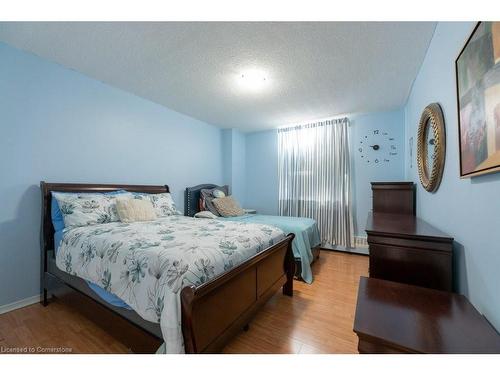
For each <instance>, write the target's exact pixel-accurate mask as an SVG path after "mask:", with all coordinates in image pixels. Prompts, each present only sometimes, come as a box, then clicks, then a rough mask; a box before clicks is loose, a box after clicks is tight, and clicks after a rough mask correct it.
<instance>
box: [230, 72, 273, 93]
mask: <svg viewBox="0 0 500 375" xmlns="http://www.w3.org/2000/svg"><path fill="white" fill-rule="evenodd" d="M237 81H238V85H239V86H240V88H241V89H242V90H244V91H247V92H254V93H255V92H260V91H262V90H264V89H265V88H266V86H267V85H268V83H269V79H268V77H267V75H266V73H265V72H264V71H262V70H260V69H247V70H244V71H242V72H241V73H240V74H239V75H238V77H237Z"/></svg>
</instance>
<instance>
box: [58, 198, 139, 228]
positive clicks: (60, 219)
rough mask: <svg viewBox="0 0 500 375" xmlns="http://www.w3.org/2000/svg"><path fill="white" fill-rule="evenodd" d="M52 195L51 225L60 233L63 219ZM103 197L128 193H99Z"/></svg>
mask: <svg viewBox="0 0 500 375" xmlns="http://www.w3.org/2000/svg"><path fill="white" fill-rule="evenodd" d="M54 193H56V192H52V199H51V202H50V217H51V219H52V225H53V226H54V231H55V232H58V231H62V230H63V229H64V218H63V215H62V212H61V210H60V209H59V204H57V199H55V198H54ZM59 194H74V193H62V192H60V193H59ZM81 194H82V195H83V194H98V193H81ZM101 194H104V195H120V194H130V193H129V192H127V191H125V190H114V191H109V192H107V193H101Z"/></svg>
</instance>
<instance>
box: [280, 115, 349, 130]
mask: <svg viewBox="0 0 500 375" xmlns="http://www.w3.org/2000/svg"><path fill="white" fill-rule="evenodd" d="M343 122H347V124H348V125H349V118H348V117H341V118H332V119H328V120H321V121H316V122H309V123H306V124H302V125H294V126H289V127H286V128H278V133H282V132H287V131H290V130H298V129H304V128H315V127H318V126H326V125H335V124H339V123H343Z"/></svg>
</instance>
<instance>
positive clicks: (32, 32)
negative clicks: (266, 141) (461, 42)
mask: <svg viewBox="0 0 500 375" xmlns="http://www.w3.org/2000/svg"><path fill="white" fill-rule="evenodd" d="M434 28H435V23H431V22H396V23H394V22H322V23H321V22H313V23H311V22H299V23H293V22H285V23H279V22H258V23H251V22H244V23H238V22H212V23H210V22H195V23H192V22H191V23H190V22H148V23H145V22H101V23H99V22H82V23H72V22H63V23H48V22H27V23H22V22H14V23H5V22H3V23H0V40H1V41H4V42H6V43H8V44H10V45H13V46H15V47H17V48H20V49H23V50H27V51H31V52H33V53H35V54H36V55H39V56H41V57H43V58H45V59H48V60H50V61H54V62H57V63H59V64H61V65H63V66H66V67H68V68H71V69H74V70H77V71H79V72H81V73H84V74H86V75H88V76H90V77H93V78H95V79H98V80H100V81H103V82H106V83H108V84H110V85H112V86H115V87H118V88H120V89H123V90H126V91H129V92H131V93H134V94H136V95H139V96H141V97H144V98H147V99H150V100H152V101H154V102H157V103H160V104H162V105H165V106H166V107H169V108H171V109H174V110H176V111H178V112H181V113H184V114H187V115H189V116H192V117H195V118H197V119H200V120H203V121H205V122H208V123H211V124H213V125H216V126H220V127H224V128H240V129H242V130H245V131H252V130H260V129H267V128H274V127H278V126H282V125H287V124H293V123H297V122H301V121H306V120H311V119H318V118H324V117H329V116H333V115H338V114H345V113H359V112H372V111H384V110H390V109H394V108H397V107H399V106H401V105H403V104H404V102H405V100H406V97H407V95H408V93H409V90H410V87H411V84H412V82H413V80H414V78H415V76H416V74H417V72H418V69H419V67H420V65H421V63H422V61H423V58H424V56H425V52H426V50H427V46H428V45H429V42H430V40H431V38H432V34H433V32H434ZM246 68H259V69H262V70H265V71H266V72H267V75H268V76H267V77H268V84H267V87H266V90H264V91H263V92H261V93H259V94H255V93H248V92H243V91H241V90H240V87H239V86H238V85H236V84H235V79H236V77H237V76H238V75H239V74H240V72H241V71H242V70H244V69H246Z"/></svg>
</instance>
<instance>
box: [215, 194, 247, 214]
mask: <svg viewBox="0 0 500 375" xmlns="http://www.w3.org/2000/svg"><path fill="white" fill-rule="evenodd" d="M212 203H213V204H214V205H215V207H216V208H217V211H219V213H220V214H221V215H222V216H224V217H230V216H241V215H244V214H245V211H244V210H243V209H242V208H241V206H240V205H239V203H238V202H237V201H236V200H235V199H233V197H232V196H228V197H223V198H215V199H214V200H213V201H212Z"/></svg>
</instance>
